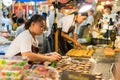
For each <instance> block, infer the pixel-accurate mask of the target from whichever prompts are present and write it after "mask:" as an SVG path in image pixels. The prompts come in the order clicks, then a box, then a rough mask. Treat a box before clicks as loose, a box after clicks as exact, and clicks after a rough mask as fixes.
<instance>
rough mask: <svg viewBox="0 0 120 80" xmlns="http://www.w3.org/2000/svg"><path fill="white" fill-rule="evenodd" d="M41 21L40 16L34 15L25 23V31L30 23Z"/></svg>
mask: <svg viewBox="0 0 120 80" xmlns="http://www.w3.org/2000/svg"><path fill="white" fill-rule="evenodd" d="M43 20H44V21H45V19H44V18H43V17H42V16H41V15H39V14H35V15H33V16H32V17H31V18H30V19H29V20H28V21H27V22H26V23H25V29H29V27H30V25H31V23H32V22H42V21H43Z"/></svg>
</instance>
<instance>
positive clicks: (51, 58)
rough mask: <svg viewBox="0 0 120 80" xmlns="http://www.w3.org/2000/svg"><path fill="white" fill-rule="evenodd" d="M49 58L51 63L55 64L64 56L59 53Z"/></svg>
mask: <svg viewBox="0 0 120 80" xmlns="http://www.w3.org/2000/svg"><path fill="white" fill-rule="evenodd" d="M48 58H49V61H50V62H54V61H59V60H60V59H61V58H62V56H61V55H60V54H58V53H55V54H52V55H50V56H48Z"/></svg>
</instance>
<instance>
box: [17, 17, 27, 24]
mask: <svg viewBox="0 0 120 80" xmlns="http://www.w3.org/2000/svg"><path fill="white" fill-rule="evenodd" d="M24 22H25V20H24V19H23V18H18V20H17V23H24Z"/></svg>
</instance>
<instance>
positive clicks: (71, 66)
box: [56, 59, 92, 74]
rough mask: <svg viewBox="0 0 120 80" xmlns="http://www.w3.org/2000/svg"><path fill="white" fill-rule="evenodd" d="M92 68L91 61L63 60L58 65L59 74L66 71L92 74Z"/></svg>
mask: <svg viewBox="0 0 120 80" xmlns="http://www.w3.org/2000/svg"><path fill="white" fill-rule="evenodd" d="M91 68H92V62H90V61H79V60H72V59H71V60H69V59H62V60H60V61H59V62H58V63H57V66H56V69H57V71H58V72H59V73H61V72H62V71H64V70H67V71H74V72H80V73H84V74H88V73H90V70H91Z"/></svg>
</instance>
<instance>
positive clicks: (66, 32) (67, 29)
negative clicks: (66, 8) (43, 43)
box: [58, 12, 88, 55]
mask: <svg viewBox="0 0 120 80" xmlns="http://www.w3.org/2000/svg"><path fill="white" fill-rule="evenodd" d="M87 16H88V15H87V13H81V14H79V13H78V12H73V13H72V14H71V15H67V16H64V17H62V18H61V19H59V21H58V28H59V37H58V38H59V41H58V42H59V48H60V52H61V53H62V54H63V55H65V53H66V52H67V51H68V50H70V49H71V48H73V46H71V43H73V44H74V47H77V48H82V47H81V44H80V43H79V42H77V35H76V30H77V25H78V24H80V23H82V22H83V21H84V20H85V19H86V18H87ZM69 41H70V43H69Z"/></svg>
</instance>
